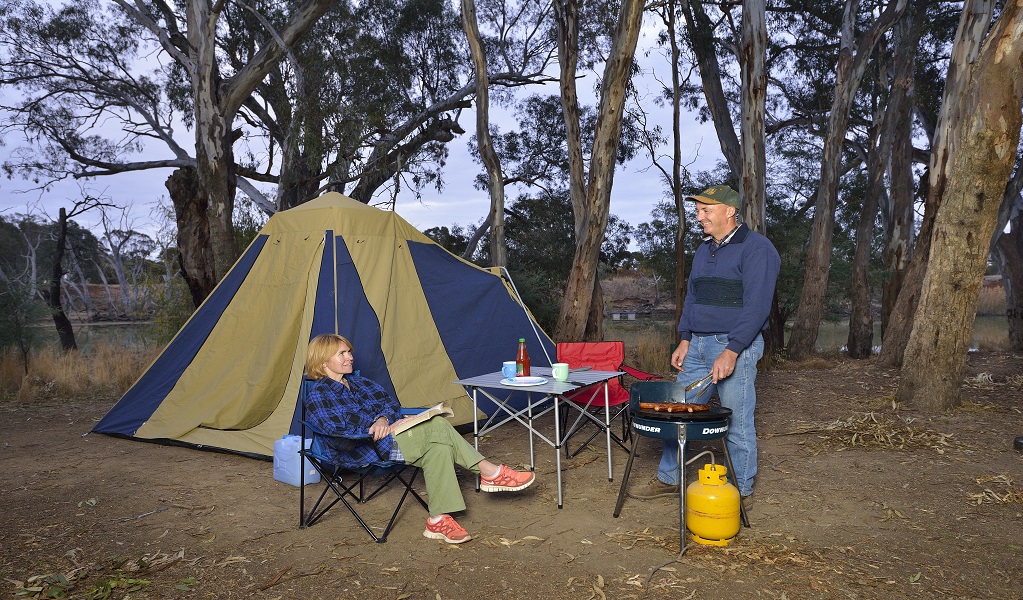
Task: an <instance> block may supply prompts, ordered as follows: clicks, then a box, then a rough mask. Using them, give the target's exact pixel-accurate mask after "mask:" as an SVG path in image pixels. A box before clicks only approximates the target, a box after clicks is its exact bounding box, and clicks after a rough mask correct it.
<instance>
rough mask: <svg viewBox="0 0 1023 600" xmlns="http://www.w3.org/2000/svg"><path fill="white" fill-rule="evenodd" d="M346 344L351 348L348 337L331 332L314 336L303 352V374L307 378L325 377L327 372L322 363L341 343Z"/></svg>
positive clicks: (334, 352) (332, 354) (335, 351)
mask: <svg viewBox="0 0 1023 600" xmlns="http://www.w3.org/2000/svg"><path fill="white" fill-rule="evenodd" d="M342 344H344V345H345V346H348V349H349V350H354V348H352V343H351V342H349V341H348V338H346V337H344V336H341V335H335V334H333V333H324V334H321V335H318V336H316V337H314V338H313V339H312V340H311V341H310V342H309V347H308V348H307V349H306V352H305V374H306V377H308V378H309V379H320V378H321V377H326V376H327V373H326V371H324V370H323V364H324V363H325V362H327V361H328V360H330V357H331V356H334V355H335V354H337V351H338V350H339V349H341V345H342Z"/></svg>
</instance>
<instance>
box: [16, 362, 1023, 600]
mask: <svg viewBox="0 0 1023 600" xmlns="http://www.w3.org/2000/svg"><path fill="white" fill-rule="evenodd" d="M1021 358H1023V357H1020V356H1019V355H1018V354H1017V355H1013V354H1010V353H974V354H971V355H970V357H969V363H968V370H967V380H966V381H965V382H964V387H963V395H964V399H965V404H964V405H963V406H962V407H961V408H959V409H957V410H955V411H954V412H952V413H950V414H947V415H937V416H935V415H926V414H921V413H918V412H915V411H912V410H907V409H904V408H899V409H895V408H893V405H892V403H893V399H894V393H893V392H894V389H895V388H894V386H895V383H896V382H895V379H894V377H895V374H894V373H892V372H886V371H880V370H878V369H876V368H875V367H874V366H873V363H872V362H871V361H867V362H859V361H852V360H846V359H838V360H837V362H835V363H833V364H826V363H824V361H816V362H815V363H813V364H807V365H803V366H802V368H800V369H799V370H794V369H788V368H784V367H783V368H778V369H774V370H771V371H769V372H766V373H763V374H762V376H761V379H760V381H759V383H760V385H759V386H758V387H759V388H760V406H759V407H758V413H757V420H758V422H757V425H758V430H759V435H760V440H761V446H760V449H761V455H760V476H759V477H758V480H757V488H756V492H755V496H754V503H753V505H752V511H751V521H752V524H753V527H752V528H751V529H746V530H743V531H742V532H741V534H740V537H739V538H738V539H737V540H735V541H734V542H733V543H732V544H731V545H730V546H728V547H727V548H715V547H710V546H695V547H690V548H689V549H688V550H687V551H686V553H685V555H684V556H683V557H682V558H681V560H679V561H677V562H671V564H668V565H667V566H666V567H665V568H663V569H661V570H658V571H657V572H655V573H654V574H653V576H652V577H651V578H650V582H649V586H648V585H647V578H648V574H649V572H650V569H651V568H652V567H655V566H658V565H662V564H664V563H668V562H669V561H672V560H673V559H674V558H676V556H677V554H678V551H679V548H678V547H677V544H678V541H677V540H678V536H677V519H678V517H677V510H678V505H677V502H674V501H672V500H671V499H664V500H657V501H650V502H639V501H636V500H629V501H627V502H626V504H625V507H624V510H623V512H622V515H621V517H620V518H618V519H614V518H612V517H611V512H612V510H613V507H614V500H615V496H616V494H617V492H618V485H619V480H618V477H620V474H621V472H622V470H623V468H624V463H625V458H626V455H625V453H624V452H621V451H619V450H615V474H616V480H615V481H614V482H608V481H607V471H606V462H604V459H603V454H602V453H601V452H600V451H597V450H588V451H585V452H583V453H582V454H580V455H579V456H578V457H576V458H574V459H572V460H567V461H564V462H563V466H564V469H565V473H564V476H565V493H566V497H565V507H564V509H562V510H558V509H557V508H556V503H555V502H554V501H553V494H554V493H555V486H554V473H553V456H551V455H550V453H542V454H538V460H539V463H538V475H539V478H540V479H539V481H538V482H537V484H536V485H534V486H533V487H532V488H530V489H529V490H527V491H526V492H524V493H522V494H491V495H488V494H476V493H474V492H473V491H472V485H473V482H472V479H471V478H470V477H468V476H464V477H462V486H463V490H464V492H465V495H466V501H467V504H468V506H469V509H468V511H467V512H466V513H465V514H464V515H463V516H461V517H460V518H459V522H460V523H462V524H463V525H464V526H465V527H466V528H467V529H468V530H469V531H470V533H472V534H473V535H474V537H475V539H474V540H473V541H472V542H470V543H468V544H463V545H460V546H448V545H446V544H443V543H440V542H437V541H433V540H427V539H425V538H423V537H422V529H423V518H424V514H425V513H424V511H423V510H422V509H421V508H420V507H419V506H418V505H417V504H415V503H408V504H407V505H406V508H405V509H404V513H403V514H402V515H400V516H399V520H398V523H397V524H396V526H395V529H394V531H393V532H392V533H391V536H390V538H389V539H388V541H387V543H386V544H373V543H372V542H371V541H370V540H369V538H368V536H366V535H365V533H364V532H363V531H362V530H361V529H360V528H358V527H357V526H356V525H355V524H354V522H353V521H352V519H351V517H350V515H348V514H347V513H346V512H344V511H343V508H341V509H339V508H338V507H335V509H334V510H333V511H332V513H329V514H328V515H327V516H326V517H325V518H324V519H323V521H321V522H320V523H319V524H317V525H316V526H314V527H312V528H310V529H307V530H299V529H298V527H297V522H298V489H297V488H294V487H291V486H288V485H285V484H282V483H278V482H276V481H274V480H273V479H272V477H271V471H272V467H271V463H270V462H266V461H259V460H254V459H250V458H245V457H242V456H238V455H234V454H224V453H215V452H202V451H198V450H195V449H191V448H183V447H174V446H163V445H158V444H153V443H145V442H140V441H132V440H126V439H119V438H113V437H107V436H104V435H98V434H89V435H87V436H83V434H85V433H86V432H88V431H89V430H90V429H92V427H93V425H94V424H95V422H96V420H97V419H99V418H100V417H101V416H102V415H103V414H104V413H105V412H106V411H107V410H108V409H109V408H110V406H111V405H112V403H113V402H114V400H115V399H112V398H92V399H82V398H62V397H55V398H51V399H49V400H46V401H43V402H37V403H34V404H31V405H29V404H24V403H19V402H18V401H16V400H13V399H11V398H5V399H2V400H0V411H2V414H3V420H2V423H0V431H2V435H3V440H4V443H3V457H4V461H3V464H4V470H5V477H6V479H7V481H6V483H5V485H4V492H3V500H4V510H3V513H2V515H0V536H2V538H3V540H4V542H3V544H2V545H0V577H2V579H3V580H4V585H5V586H6V590H5V591H6V593H7V594H9V595H11V594H14V595H16V596H17V597H33V595H36V596H37V597H43V596H44V595H46V594H49V595H55V593H56V592H59V591H65V592H66V595H67V596H68V597H77V598H84V597H95V596H97V594H99V593H100V592H102V593H105V592H107V591H110V592H111V594H110V597H114V598H125V597H132V598H345V597H353V598H355V597H357V598H390V599H398V598H409V599H415V598H423V599H427V598H428V599H435V598H442V599H448V598H484V597H491V598H498V597H500V598H536V597H541V598H582V599H589V598H615V599H617V598H639V597H644V598H745V597H760V598H784V597H787V598H892V597H927V598H1021V597H1023V454H1021V453H1018V452H1016V451H1014V450H1013V448H1012V441H1013V438H1014V437H1016V436H1017V435H1020V434H1023V375H1021V370H1020V367H1019V365H1020V364H1021V362H1020V361H1021ZM521 434H522V429H521V428H502V429H500V430H498V431H497V432H495V433H494V434H493V435H492V436H491V437H490V438H488V439H487V440H486V441H485V444H484V448H485V449H486V450H487V451H488V454H490V455H491V457H492V458H496V459H497V460H502V461H506V462H508V463H510V464H513V465H520V464H522V463H523V462H524V461H525V460H526V456H527V447H526V440H525V439H524V437H523V436H522V435H521ZM641 443H642V444H643V445H642V446H641V449H642V455H641V458H639V459H637V461H638V462H637V465H636V467H635V470H634V474H635V479H634V483H635V484H640V483H642V482H644V481H645V480H646V478H647V477H649V476H650V475H651V474H652V472H653V468H654V463H655V460H656V454H657V451H656V448H655V444H653V443H652V441H651V440H649V439H644V440H642V442H641ZM715 446H716V444H712V445H710V446H709V447H710V448H712V449H713V448H714V447H715ZM313 488H314V489H316V488H318V486H313ZM385 504H386V502H378V501H374V502H373V503H371V504H369V505H367V506H366V509H367V511H368V514H369V515H370V516H371V517H375V518H376V519H377V522H379V521H380V519H381V518H385V514H384V513H385V512H386V507H385ZM19 586H20V587H19ZM29 588H33V589H35V590H37V591H36V592H32V591H30V590H29ZM90 595H91V596H90ZM47 597H48V596H47Z"/></svg>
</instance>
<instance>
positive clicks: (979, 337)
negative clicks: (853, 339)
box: [817, 315, 1009, 352]
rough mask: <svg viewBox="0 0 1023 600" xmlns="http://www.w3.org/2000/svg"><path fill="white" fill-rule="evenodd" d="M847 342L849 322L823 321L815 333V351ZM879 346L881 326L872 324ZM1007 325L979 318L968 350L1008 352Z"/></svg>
mask: <svg viewBox="0 0 1023 600" xmlns="http://www.w3.org/2000/svg"><path fill="white" fill-rule="evenodd" d="M848 341H849V321H825V322H823V323H821V327H820V330H818V332H817V349H818V350H820V351H822V352H827V351H835V350H841V349H843V348H845V346H846V343H847V342H848ZM880 345H881V324H880V322H879V321H875V322H874V346H880ZM1008 349H1009V323H1008V322H1007V321H1006V320H1005V317H1001V316H998V317H995V316H988V315H984V316H979V317H977V320H976V321H975V322H974V324H973V332H972V334H971V335H970V350H1008Z"/></svg>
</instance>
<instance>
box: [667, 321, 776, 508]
mask: <svg viewBox="0 0 1023 600" xmlns="http://www.w3.org/2000/svg"><path fill="white" fill-rule="evenodd" d="M726 345H728V336H727V335H716V336H715V335H708V336H695V335H694V336H693V339H692V341H691V342H690V343H689V352H688V353H687V354H686V358H685V360H684V361H683V362H682V368H683V371H681V372H680V373H679V374H678V377H677V378H676V381H677V382H678V383H684V384H686V385H689V384H690V383H693V382H694V381H698V380H700V379H703V377H705V376H706V375H707V374H708V373H710V370H711V367H712V366H713V365H714V361H715V360H716V359H717V357H718V356H719V355H720V354H721V352H723V351H724V349H725V346H726ZM763 355H764V338H763V336H761V335H758V336H757V337H756V339H755V340H753V343H752V344H750V345H749V347H748V348H746V349H745V350H743V351H742V352H741V353H740V354H739V356H738V358H736V360H735V371H734V372H732V374H731V375H730V376H728V377H726V378H725V379H722V380H721V381H718V382H717V383H716V384H711V386H710V389H709V390H703V394H702V395H701V396H700V398H699V399H698V400H697V399H695V398H688V400H689V401H690V402H699V403H700V404H706V403H707V401H708V400H710V397H711V396H712V395H714V390H715V389H716V390H717V393H718V397H719V398H720V399H721V406H723V407H725V408H730V409H732V418H731V421H730V422H729V424H728V433H727V434H726V436H725V443H726V444H727V445H728V454H729V455H730V456H731V458H732V466H733V467H735V473H733V475H734V476H735V481H736V483H737V487H738V488H739V493H740V494H742V495H743V496H748V495H750V494H751V493H752V492H753V478H754V477H755V476H756V474H757V430H756V428H755V427H754V425H753V410H754V409H755V408H756V406H757V392H756V390H755V389H754V387H753V384H754V383H755V382H756V379H757V361H758V360H760V358H761V357H762V356H763ZM696 393H697V392H695V391H694V392H690V395H695V394H696ZM663 444H664V451H663V452H662V453H661V463H660V465H658V467H657V478H658V479H660V480H661V481H662V482H664V483H668V484H671V485H678V484H679V473H680V470H679V464H678V442H676V441H674V440H664V441H663ZM721 462H722V463H723V462H724V461H723V460H722V461H721Z"/></svg>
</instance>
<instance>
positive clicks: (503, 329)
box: [409, 242, 556, 414]
mask: <svg viewBox="0 0 1023 600" xmlns="http://www.w3.org/2000/svg"><path fill="white" fill-rule="evenodd" d="M409 251H410V252H411V254H412V260H413V262H414V263H415V265H416V272H417V273H418V275H419V281H420V282H421V283H422V286H423V292H424V293H425V295H426V301H427V304H429V306H430V312H431V313H432V315H433V319H434V322H435V323H436V324H437V330H438V331H439V332H440V337H441V340H442V341H443V342H444V349H445V350H446V351H447V353H448V356H450V357H451V362H452V364H453V365H454V367H455V372H456V373H457V374H458V377H459V379H465V378H468V377H475V376H477V375H483V374H485V373H493V372H494V371H499V370H500V369H501V363H502V362H504V361H506V360H512V359H514V358H515V351H516V349H517V348H518V342H519V338H524V339H525V340H526V349H527V350H528V351H529V357H530V359H531V362H532V364H534V365H537V366H549V365H548V363H547V357H548V356H549V357H550V358H551V359H552V360H554V359H555V356H556V353H555V347H554V343H553V342H552V341H551V340H550V338H548V337H547V335H546V334H544V333H543V331H542V330H540V329H539V327H536V326H535V325H534V324H533V323H532V321H531V320H530V319H529V317H528V316H527V315H526V312H525V310H524V309H523V308H522V306H520V305H519V304H518V303H517V302H516V301H515V300H514V299H513V298H512V297H511V296H510V295H509V294H508V290H507V288H506V287H505V285H504V282H503V281H502V280H501V279H500V278H499V277H495V276H494V275H492V274H490V273H487V272H484V271H480V270H479V269H476V268H474V267H472V266H470V265H467V264H465V263H463V262H462V261H460V260H458V258H456V257H455V256H453V255H452V254H450V253H449V252H447V251H446V250H444V249H443V248H441V247H440V246H438V245H436V244H425V243H420V242H409ZM534 327H536V329H535V332H534ZM538 334H539V338H540V339H537V337H538ZM545 349H546V351H547V353H546V354H545V353H544V350H545ZM525 398H526V394H525V392H517V393H516V394H515V395H514V396H513V398H512V401H511V402H512V404H513V405H518V406H525ZM480 408H481V409H482V410H483V411H484V412H486V413H487V414H492V412H493V409H494V405H493V403H492V402H490V401H489V400H487V399H486V398H481V403H480Z"/></svg>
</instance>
